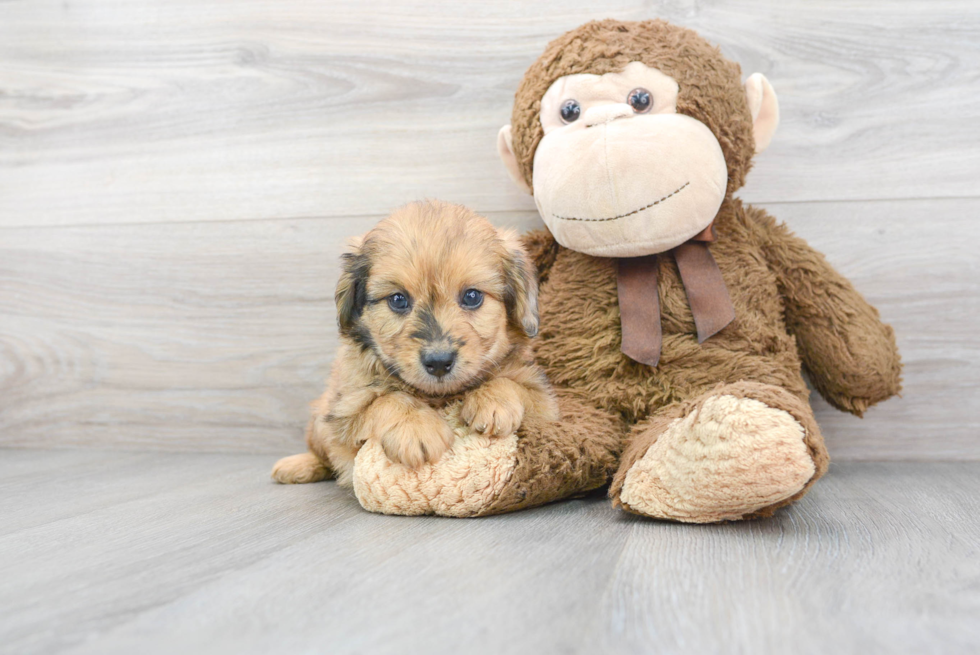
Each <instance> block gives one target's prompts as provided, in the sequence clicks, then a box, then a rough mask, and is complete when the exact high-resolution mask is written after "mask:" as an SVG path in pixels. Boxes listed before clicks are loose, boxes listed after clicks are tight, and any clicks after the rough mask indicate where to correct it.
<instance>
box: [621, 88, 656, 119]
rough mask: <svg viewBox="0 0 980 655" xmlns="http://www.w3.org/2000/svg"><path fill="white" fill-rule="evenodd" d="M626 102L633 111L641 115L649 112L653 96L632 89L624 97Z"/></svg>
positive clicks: (645, 91)
mask: <svg viewBox="0 0 980 655" xmlns="http://www.w3.org/2000/svg"><path fill="white" fill-rule="evenodd" d="M626 102H627V104H629V106H630V107H632V108H633V111H635V112H636V113H637V114H642V113H644V112H648V111H650V107H651V106H652V105H653V96H652V95H650V92H649V91H647V90H646V89H642V88H641V89H633V90H632V91H630V94H629V95H628V96H626Z"/></svg>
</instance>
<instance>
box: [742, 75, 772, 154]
mask: <svg viewBox="0 0 980 655" xmlns="http://www.w3.org/2000/svg"><path fill="white" fill-rule="evenodd" d="M745 99H746V100H747V101H748V103H749V113H750V114H751V115H752V136H753V137H755V151H756V153H760V152H762V151H763V150H765V149H766V148H767V147H769V142H770V141H772V135H773V134H775V132H776V127H777V126H778V125H779V101H778V100H776V92H775V91H773V89H772V84H769V80H767V79H766V76H765V75H763V74H762V73H754V74H752V75H750V76H749V79H747V80H745Z"/></svg>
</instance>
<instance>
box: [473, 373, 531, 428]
mask: <svg viewBox="0 0 980 655" xmlns="http://www.w3.org/2000/svg"><path fill="white" fill-rule="evenodd" d="M526 393H527V391H526V389H524V387H522V386H521V385H519V384H518V383H517V382H514V381H513V380H511V379H508V378H494V379H493V380H490V381H488V382H485V383H483V384H482V385H480V386H479V387H477V388H476V389H474V390H473V391H471V392H469V393H468V394H466V398H464V399H463V407H462V410H461V411H460V417H461V418H462V419H463V420H464V421H466V423H467V425H469V426H470V427H471V428H473V429H474V430H476V431H477V432H481V433H483V434H485V435H487V436H491V437H505V436H507V435H510V434H513V433H514V432H515V431H516V430H517V428H519V427H521V421H523V420H524V396H525V395H526Z"/></svg>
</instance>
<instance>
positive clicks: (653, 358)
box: [617, 225, 735, 366]
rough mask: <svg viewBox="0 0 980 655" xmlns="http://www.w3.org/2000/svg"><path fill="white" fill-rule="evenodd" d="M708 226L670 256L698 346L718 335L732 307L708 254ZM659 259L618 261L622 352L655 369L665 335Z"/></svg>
mask: <svg viewBox="0 0 980 655" xmlns="http://www.w3.org/2000/svg"><path fill="white" fill-rule="evenodd" d="M714 239H715V237H714V231H713V230H712V228H711V226H710V225H709V226H708V227H707V228H705V229H704V231H703V232H701V233H700V234H698V235H697V236H696V237H694V238H693V239H691V240H690V241H687V242H685V243H682V244H681V245H679V246H677V247H676V248H674V249H672V250H670V251H668V252H671V253H673V255H674V261H676V262H677V270H678V271H679V272H680V274H681V282H682V283H683V284H684V291H685V292H686V293H687V301H688V303H689V304H690V305H691V313H692V314H693V315H694V325H695V327H696V328H697V330H698V343H704V341H705V339H707V338H709V337H711V336H712V335H714V334H716V333H718V332H719V331H720V330H721V329H722V328H724V327H725V326H726V325H728V324H729V323H731V322H732V321H733V320H734V319H735V308H734V307H733V306H732V299H731V297H729V295H728V288H727V287H726V286H725V280H724V279H723V278H722V276H721V269H719V268H718V263H717V262H716V261H715V258H714V257H712V256H711V251H710V250H708V242H710V241H714ZM659 268H660V266H659V265H658V262H657V255H646V256H644V257H627V258H623V259H620V260H618V273H617V283H618V291H619V313H620V316H621V319H620V322H621V325H622V330H623V347H622V350H623V353H624V354H625V355H626V356H627V357H629V358H630V359H632V360H634V361H637V362H640V363H641V364H647V365H649V366H656V365H657V364H658V363H659V362H660V347H661V344H662V342H663V332H662V330H661V327H660V298H659V294H658V291H657V282H658V279H657V277H658V276H657V273H658V270H659Z"/></svg>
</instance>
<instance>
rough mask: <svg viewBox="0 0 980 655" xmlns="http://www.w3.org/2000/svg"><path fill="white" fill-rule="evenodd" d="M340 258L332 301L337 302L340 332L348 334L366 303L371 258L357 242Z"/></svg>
mask: <svg viewBox="0 0 980 655" xmlns="http://www.w3.org/2000/svg"><path fill="white" fill-rule="evenodd" d="M340 259H341V266H342V270H341V273H340V279H339V280H337V291H336V293H334V301H335V302H336V303H337V322H338V323H339V324H340V333H341V334H348V333H349V332H350V330H351V328H353V327H354V324H355V323H357V319H358V318H360V316H361V312H363V311H364V306H365V305H367V279H368V275H369V274H370V272H371V260H370V258H369V257H368V256H367V254H365V253H364V252H363V250H362V248H361V243H359V242H358V243H355V244H354V245H353V247H352V248H351V251H350V252H345V253H344V254H343V255H341V257H340Z"/></svg>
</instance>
